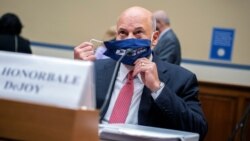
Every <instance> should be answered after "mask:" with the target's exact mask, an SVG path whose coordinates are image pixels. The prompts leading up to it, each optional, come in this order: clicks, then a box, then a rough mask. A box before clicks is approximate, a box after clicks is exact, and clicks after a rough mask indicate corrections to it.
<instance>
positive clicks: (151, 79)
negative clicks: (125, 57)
mask: <svg viewBox="0 0 250 141" xmlns="http://www.w3.org/2000/svg"><path fill="white" fill-rule="evenodd" d="M134 64H135V67H134V72H133V76H136V75H137V74H139V73H140V74H141V78H142V81H143V83H144V84H145V85H146V87H148V88H149V89H150V90H151V91H152V92H154V91H156V90H158V89H159V88H160V83H161V82H160V80H159V77H158V72H157V67H156V64H155V63H154V62H151V61H150V60H149V59H147V58H140V59H138V60H136V61H135V63H134Z"/></svg>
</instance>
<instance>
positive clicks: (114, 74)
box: [100, 49, 133, 122]
mask: <svg viewBox="0 0 250 141" xmlns="http://www.w3.org/2000/svg"><path fill="white" fill-rule="evenodd" d="M132 51H133V50H132V49H127V50H126V52H125V53H124V54H123V55H122V56H121V57H120V58H119V60H118V61H117V62H116V65H115V69H114V73H113V75H112V79H111V81H110V84H109V89H108V92H107V94H106V97H105V100H104V103H103V104H102V107H101V109H100V122H101V120H102V119H103V118H104V114H105V113H106V111H107V108H108V104H109V102H110V99H111V96H112V92H113V90H114V85H115V79H116V77H117V74H118V70H119V68H120V65H121V60H122V59H123V58H124V57H125V56H126V55H129V56H130V55H131V54H132Z"/></svg>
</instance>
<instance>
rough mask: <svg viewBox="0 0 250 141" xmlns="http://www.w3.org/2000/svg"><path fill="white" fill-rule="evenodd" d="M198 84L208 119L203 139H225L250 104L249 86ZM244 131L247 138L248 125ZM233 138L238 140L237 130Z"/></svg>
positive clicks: (218, 140)
mask: <svg viewBox="0 0 250 141" xmlns="http://www.w3.org/2000/svg"><path fill="white" fill-rule="evenodd" d="M199 85H200V95H199V98H200V100H201V104H202V108H203V111H204V114H205V116H206V119H207V121H208V133H207V136H206V137H205V141H227V140H228V138H229V136H230V135H231V133H232V130H233V129H234V128H235V126H236V124H237V123H238V122H239V121H240V119H241V117H242V115H243V114H244V112H245V110H246V107H247V106H248V105H249V104H250V87H245V86H236V85H228V84H216V83H210V82H199ZM249 124H250V122H248V125H249ZM245 133H246V135H248V139H247V140H249V135H250V129H249V126H248V127H246V130H245ZM235 140H237V141H239V132H238V134H237V136H236V138H235Z"/></svg>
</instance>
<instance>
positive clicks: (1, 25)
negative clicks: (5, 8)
mask: <svg viewBox="0 0 250 141" xmlns="http://www.w3.org/2000/svg"><path fill="white" fill-rule="evenodd" d="M22 27H23V26H22V23H21V20H20V19H19V17H18V16H17V15H15V14H13V13H6V14H4V15H3V16H2V17H1V18H0V50H3V51H12V52H21V53H28V54H32V51H31V48H30V41H29V40H27V39H25V38H23V37H21V35H20V34H21V31H22Z"/></svg>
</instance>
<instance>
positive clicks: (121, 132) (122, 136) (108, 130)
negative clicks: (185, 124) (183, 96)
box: [99, 124, 199, 141]
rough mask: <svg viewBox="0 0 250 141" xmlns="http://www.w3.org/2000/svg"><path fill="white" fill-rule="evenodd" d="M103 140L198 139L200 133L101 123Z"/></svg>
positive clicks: (180, 140)
mask: <svg viewBox="0 0 250 141" xmlns="http://www.w3.org/2000/svg"><path fill="white" fill-rule="evenodd" d="M99 136H100V139H101V140H104V141H106V140H112V141H198V140H199V134H197V133H190V132H183V131H177V130H170V129H163V128H155V127H148V126H141V125H129V124H105V125H104V124H101V125H99Z"/></svg>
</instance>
